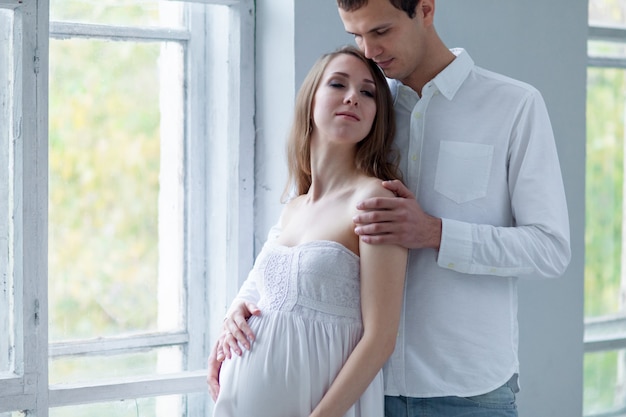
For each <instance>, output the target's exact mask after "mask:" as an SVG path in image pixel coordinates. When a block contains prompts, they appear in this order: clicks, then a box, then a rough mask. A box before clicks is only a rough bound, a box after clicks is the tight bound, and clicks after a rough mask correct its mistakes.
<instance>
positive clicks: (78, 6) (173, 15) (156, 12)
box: [50, 0, 183, 27]
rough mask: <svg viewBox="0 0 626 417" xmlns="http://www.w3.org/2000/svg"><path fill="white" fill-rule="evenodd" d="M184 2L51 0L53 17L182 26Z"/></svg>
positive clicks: (97, 22) (158, 25)
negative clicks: (182, 5) (182, 6)
mask: <svg viewBox="0 0 626 417" xmlns="http://www.w3.org/2000/svg"><path fill="white" fill-rule="evenodd" d="M180 5H181V3H179V2H173V1H167V0H165V1H155V0H151V1H145V0H124V1H119V0H99V1H98V2H97V3H94V2H93V1H87V0H50V20H51V21H60V22H63V21H69V22H77V23H92V24H108V25H116V26H152V27H181V26H182V23H183V22H182V19H181V17H180V16H181V13H180V10H181V7H180Z"/></svg>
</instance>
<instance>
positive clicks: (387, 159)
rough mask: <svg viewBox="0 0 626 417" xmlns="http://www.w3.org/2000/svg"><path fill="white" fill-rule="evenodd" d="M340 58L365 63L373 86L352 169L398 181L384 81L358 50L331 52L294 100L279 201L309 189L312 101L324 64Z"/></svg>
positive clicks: (388, 95) (315, 66)
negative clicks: (372, 109) (368, 120)
mask: <svg viewBox="0 0 626 417" xmlns="http://www.w3.org/2000/svg"><path fill="white" fill-rule="evenodd" d="M340 54H346V55H352V56H354V57H356V58H358V59H359V60H361V61H362V62H363V63H365V65H367V67H368V68H369V70H370V73H371V74H372V78H373V79H374V84H375V86H376V94H375V97H374V99H375V101H376V116H375V118H374V122H373V123H372V128H371V130H370V132H369V133H368V135H367V136H366V137H365V138H364V139H363V140H361V141H360V142H359V143H358V144H357V145H356V147H357V151H356V156H355V163H356V167H357V168H358V169H359V170H361V171H362V172H363V173H365V174H367V175H370V176H373V177H377V178H380V179H384V180H391V179H400V178H402V176H401V174H400V171H399V169H398V159H399V158H398V153H397V151H396V150H395V149H393V147H392V142H393V136H394V133H395V118H394V112H393V99H392V97H391V92H390V91H389V85H388V84H387V80H386V78H385V76H384V75H383V73H382V71H381V70H380V68H378V66H377V65H376V63H375V62H374V61H372V60H370V59H367V58H366V57H365V55H363V53H362V52H361V51H360V50H359V49H358V48H356V47H354V46H344V47H341V48H339V49H337V50H336V51H335V52H331V53H328V54H324V55H322V56H321V57H320V58H319V59H318V60H317V61H316V62H315V64H313V67H312V68H311V70H310V71H309V73H308V74H307V76H306V78H305V79H304V81H303V82H302V86H301V87H300V91H299V92H298V96H297V97H296V106H295V110H294V121H293V124H292V127H291V132H290V134H289V137H288V140H287V164H288V169H289V179H288V181H287V185H286V187H285V191H284V193H283V200H285V199H287V198H288V197H289V196H290V195H291V194H292V193H294V192H295V194H296V195H302V194H306V193H307V192H308V191H309V188H310V187H311V182H312V178H311V134H312V132H313V120H312V118H313V108H312V107H313V98H314V96H315V92H316V91H317V88H318V86H319V84H320V81H321V79H322V76H323V75H324V71H325V70H326V67H327V66H328V63H329V62H330V61H331V60H332V59H333V58H335V57H336V56H338V55H340Z"/></svg>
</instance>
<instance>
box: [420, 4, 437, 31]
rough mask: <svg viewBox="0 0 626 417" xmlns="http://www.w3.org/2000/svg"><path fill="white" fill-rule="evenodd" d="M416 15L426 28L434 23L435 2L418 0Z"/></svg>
mask: <svg viewBox="0 0 626 417" xmlns="http://www.w3.org/2000/svg"><path fill="white" fill-rule="evenodd" d="M417 14H418V15H419V16H420V17H421V18H422V19H423V20H424V23H426V24H427V25H428V26H432V24H433V23H434V21H435V0H420V1H419V3H418V4H417Z"/></svg>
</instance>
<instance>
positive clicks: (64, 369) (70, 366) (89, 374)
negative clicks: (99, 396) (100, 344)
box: [50, 347, 182, 384]
mask: <svg viewBox="0 0 626 417" xmlns="http://www.w3.org/2000/svg"><path fill="white" fill-rule="evenodd" d="M180 371H182V349H181V348H180V347H167V348H160V349H153V350H150V351H147V352H137V353H128V354H121V355H106V356H95V355H94V356H76V357H59V358H53V359H51V360H50V384H58V383H73V382H94V381H96V380H102V379H106V378H121V377H131V376H143V375H152V374H167V373H174V372H180Z"/></svg>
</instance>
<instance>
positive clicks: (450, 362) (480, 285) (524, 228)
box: [385, 49, 571, 397]
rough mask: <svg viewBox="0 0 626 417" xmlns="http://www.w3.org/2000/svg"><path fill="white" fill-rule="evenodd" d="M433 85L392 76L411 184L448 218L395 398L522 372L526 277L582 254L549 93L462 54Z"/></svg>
mask: <svg viewBox="0 0 626 417" xmlns="http://www.w3.org/2000/svg"><path fill="white" fill-rule="evenodd" d="M453 52H454V53H455V54H456V55H457V58H456V59H455V60H454V61H453V62H452V63H451V64H450V65H449V66H448V67H447V68H445V69H444V70H443V71H442V72H441V73H440V74H438V75H437V76H436V77H435V78H434V79H433V80H432V81H430V82H429V83H427V84H426V85H425V86H424V88H423V90H422V97H421V98H420V97H419V96H418V95H417V94H416V93H415V91H413V90H412V89H410V88H409V87H407V86H404V85H402V84H401V83H400V82H398V81H395V80H390V86H391V87H392V92H393V93H394V99H395V111H396V123H397V133H396V143H397V145H398V146H399V148H400V151H401V153H402V160H401V170H402V172H403V173H404V182H405V183H406V185H407V186H408V187H409V189H410V190H411V191H412V192H413V193H414V194H415V196H416V197H417V200H418V201H419V203H420V204H421V206H422V208H423V209H424V210H425V211H426V212H427V213H429V214H431V215H433V216H436V217H440V218H442V238H441V247H440V250H439V252H437V251H435V250H432V249H420V250H411V251H410V255H409V265H408V270H407V280H406V290H405V300H404V309H403V313H402V317H401V322H400V329H399V333H398V339H397V342H396V348H395V351H394V353H393V355H392V357H391V358H390V360H389V361H388V363H387V365H386V366H385V393H386V394H387V395H403V396H407V397H438V396H448V395H455V396H473V395H478V394H483V393H486V392H489V391H492V390H494V389H496V388H497V387H499V386H501V385H502V384H504V383H505V382H506V381H508V380H509V378H511V376H512V375H513V374H515V373H517V372H518V370H519V364H518V351H517V350H518V323H517V277H518V276H523V275H531V274H532V275H535V276H542V277H556V276H559V275H561V274H562V273H563V272H564V271H565V268H566V267H567V265H568V263H569V260H570V256H571V252H570V246H569V220H568V212H567V206H566V199H565V193H564V189H563V182H562V178H561V171H560V166H559V161H558V156H557V151H556V146H555V142H554V136H553V133H552V127H551V124H550V120H549V118H548V112H547V109H546V106H545V104H544V101H543V99H542V97H541V95H540V93H539V92H538V91H537V90H536V89H535V88H533V87H532V86H530V85H528V84H525V83H522V82H519V81H516V80H513V79H510V78H507V77H504V76H502V75H499V74H495V73H493V72H489V71H486V70H484V69H482V68H479V67H476V66H475V65H474V62H473V61H472V59H471V58H470V56H469V55H468V54H467V52H465V51H464V50H462V49H456V50H453Z"/></svg>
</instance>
